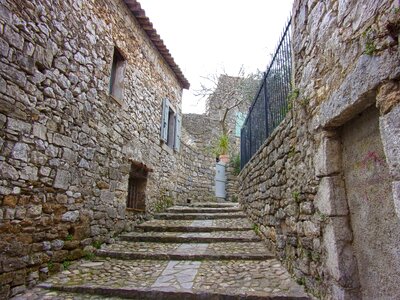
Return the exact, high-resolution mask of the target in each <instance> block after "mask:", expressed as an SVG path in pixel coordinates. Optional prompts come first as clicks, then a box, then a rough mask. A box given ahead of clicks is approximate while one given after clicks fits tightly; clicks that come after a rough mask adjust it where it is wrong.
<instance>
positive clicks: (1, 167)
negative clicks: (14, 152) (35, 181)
mask: <svg viewBox="0 0 400 300" xmlns="http://www.w3.org/2000/svg"><path fill="white" fill-rule="evenodd" d="M0 177H1V178H4V179H11V180H17V179H18V178H19V174H18V171H17V170H16V169H15V168H14V167H13V166H11V165H9V164H8V163H6V162H1V161H0Z"/></svg>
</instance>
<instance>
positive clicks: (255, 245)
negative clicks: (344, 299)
mask: <svg viewBox="0 0 400 300" xmlns="http://www.w3.org/2000/svg"><path fill="white" fill-rule="evenodd" d="M136 229H137V230H136V231H135V232H130V233H125V234H122V235H120V236H119V238H118V241H117V242H116V243H114V244H109V245H103V246H102V247H101V249H99V250H98V251H97V252H96V257H94V258H93V259H92V260H80V261H77V262H75V263H74V264H72V265H71V266H70V267H69V268H68V269H67V270H65V271H63V272H60V273H58V274H56V275H54V276H53V277H51V278H50V279H48V280H47V281H46V282H43V283H41V284H39V285H38V286H37V287H36V288H34V289H32V290H29V291H27V292H25V294H23V295H20V296H17V297H15V298H14V299H30V300H31V299H121V298H130V299H182V300H191V299H212V300H214V299H215V300H217V299H224V300H225V299H260V300H261V299H310V298H309V297H308V296H307V294H306V293H305V292H304V290H303V287H302V286H299V285H298V284H297V283H296V282H295V281H294V280H293V279H292V278H291V277H290V275H289V274H288V272H287V271H286V270H285V269H284V268H283V267H282V265H281V264H280V262H279V261H278V260H276V259H275V258H274V257H273V255H272V254H271V253H270V252H269V251H268V250H267V248H266V246H265V244H264V243H263V242H262V241H261V239H260V237H259V236H257V235H256V234H255V232H254V231H253V230H252V225H251V224H250V222H249V221H248V220H247V218H246V216H245V215H244V214H243V212H242V211H241V210H240V208H239V206H238V205H236V204H230V203H202V204H193V205H191V206H174V207H171V208H169V209H168V210H167V212H165V213H160V214H156V215H155V218H154V220H151V221H148V222H145V223H143V224H141V225H138V226H137V227H136Z"/></svg>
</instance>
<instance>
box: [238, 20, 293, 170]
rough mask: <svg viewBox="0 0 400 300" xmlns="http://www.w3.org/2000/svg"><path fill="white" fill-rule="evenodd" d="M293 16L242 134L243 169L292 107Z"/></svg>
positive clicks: (266, 73) (262, 82)
mask: <svg viewBox="0 0 400 300" xmlns="http://www.w3.org/2000/svg"><path fill="white" fill-rule="evenodd" d="M290 24H291V19H289V21H288V23H287V25H286V27H285V29H284V31H283V33H282V37H281V39H280V41H279V44H278V47H277V49H276V51H275V54H274V56H273V58H272V61H271V63H270V65H269V67H268V69H267V71H266V72H265V73H264V76H263V79H262V80H261V82H260V88H259V90H258V92H257V94H256V97H255V99H254V101H253V103H252V105H251V106H250V108H249V113H248V115H247V117H246V120H245V122H244V124H243V127H242V130H241V134H240V164H241V168H243V167H244V166H245V165H246V163H247V162H248V161H249V160H250V158H251V157H252V156H253V155H254V154H255V153H256V152H257V150H258V149H259V148H260V147H261V145H262V144H263V143H264V141H265V140H266V139H267V138H268V136H269V135H270V134H271V133H272V131H273V130H274V129H275V127H277V126H278V125H279V124H280V122H281V121H282V120H283V118H284V117H285V116H286V113H287V112H288V111H289V109H290V103H289V101H288V96H289V93H290V89H291V74H292V52H291V30H290Z"/></svg>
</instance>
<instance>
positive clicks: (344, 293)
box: [331, 284, 362, 300]
mask: <svg viewBox="0 0 400 300" xmlns="http://www.w3.org/2000/svg"><path fill="white" fill-rule="evenodd" d="M331 291H332V299H338V300H339V299H340V300H361V299H362V297H361V294H360V289H359V287H355V288H344V287H342V286H339V285H337V284H332V287H331Z"/></svg>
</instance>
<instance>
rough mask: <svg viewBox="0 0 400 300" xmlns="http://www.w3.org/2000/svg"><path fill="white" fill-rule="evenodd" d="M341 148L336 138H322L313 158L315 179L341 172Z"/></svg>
mask: <svg viewBox="0 0 400 300" xmlns="http://www.w3.org/2000/svg"><path fill="white" fill-rule="evenodd" d="M341 167H342V159H341V146H340V140H339V139H338V138H337V137H330V136H323V137H322V139H321V142H320V145H319V148H318V151H317V154H316V156H315V175H316V176H317V177H323V176H329V175H333V174H337V173H339V172H340V171H341Z"/></svg>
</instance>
